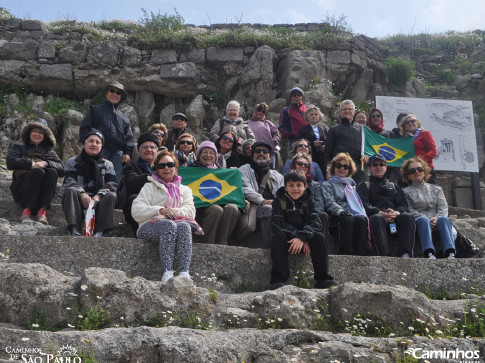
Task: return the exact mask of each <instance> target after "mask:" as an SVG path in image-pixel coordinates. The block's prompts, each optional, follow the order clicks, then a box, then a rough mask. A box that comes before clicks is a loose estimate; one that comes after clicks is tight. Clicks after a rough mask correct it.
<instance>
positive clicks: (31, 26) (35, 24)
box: [22, 20, 42, 30]
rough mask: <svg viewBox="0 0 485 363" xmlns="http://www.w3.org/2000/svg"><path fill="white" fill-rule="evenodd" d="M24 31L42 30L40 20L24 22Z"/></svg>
mask: <svg viewBox="0 0 485 363" xmlns="http://www.w3.org/2000/svg"><path fill="white" fill-rule="evenodd" d="M22 30H42V23H41V22H40V21H39V20H24V21H22Z"/></svg>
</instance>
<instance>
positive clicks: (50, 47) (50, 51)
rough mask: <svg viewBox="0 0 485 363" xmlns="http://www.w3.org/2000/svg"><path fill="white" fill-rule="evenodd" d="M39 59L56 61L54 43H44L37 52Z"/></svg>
mask: <svg viewBox="0 0 485 363" xmlns="http://www.w3.org/2000/svg"><path fill="white" fill-rule="evenodd" d="M37 56H38V57H39V59H47V60H54V59H55V58H56V47H55V46H54V44H53V43H52V42H42V43H40V44H39V49H38V50H37Z"/></svg>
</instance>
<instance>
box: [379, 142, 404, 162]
mask: <svg viewBox="0 0 485 363" xmlns="http://www.w3.org/2000/svg"><path fill="white" fill-rule="evenodd" d="M372 148H373V149H374V151H375V152H376V154H380V155H382V156H384V157H385V158H386V160H387V162H388V163H392V162H394V161H396V160H399V159H401V158H402V157H403V156H404V155H406V154H407V153H408V152H407V151H403V150H399V149H397V148H395V147H394V146H391V145H389V144H388V143H387V142H385V143H383V144H380V145H372Z"/></svg>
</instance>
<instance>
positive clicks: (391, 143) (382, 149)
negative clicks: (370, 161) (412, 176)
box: [362, 126, 415, 166]
mask: <svg viewBox="0 0 485 363" xmlns="http://www.w3.org/2000/svg"><path fill="white" fill-rule="evenodd" d="M374 154H380V155H382V156H384V158H385V159H386V160H387V165H389V166H402V163H403V162H404V161H406V160H407V159H409V158H412V157H414V156H415V153H414V137H412V136H411V137H402V138H399V139H389V138H387V137H384V136H381V135H378V134H376V133H375V132H374V131H372V130H370V129H369V128H367V127H366V126H363V127H362V155H367V156H369V157H370V156H372V155H374Z"/></svg>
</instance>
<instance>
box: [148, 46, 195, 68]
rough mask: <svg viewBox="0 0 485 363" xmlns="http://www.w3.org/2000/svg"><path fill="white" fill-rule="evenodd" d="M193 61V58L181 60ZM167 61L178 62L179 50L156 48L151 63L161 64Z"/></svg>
mask: <svg viewBox="0 0 485 363" xmlns="http://www.w3.org/2000/svg"><path fill="white" fill-rule="evenodd" d="M185 61H192V59H186V60H183V61H182V60H181V62H185ZM167 63H177V51H175V50H174V49H155V50H153V51H152V56H151V57H150V64H153V65H160V64H167Z"/></svg>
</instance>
